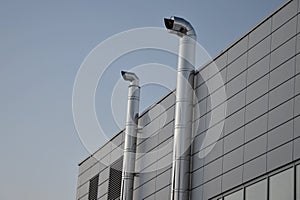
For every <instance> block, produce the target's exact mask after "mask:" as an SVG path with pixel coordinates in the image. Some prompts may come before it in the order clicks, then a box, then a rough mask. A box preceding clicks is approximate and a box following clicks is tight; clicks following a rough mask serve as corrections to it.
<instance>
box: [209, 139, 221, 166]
mask: <svg viewBox="0 0 300 200" xmlns="http://www.w3.org/2000/svg"><path fill="white" fill-rule="evenodd" d="M212 146H213V149H211V150H210V152H209V153H208V154H207V155H206V156H205V158H204V161H205V164H207V163H210V162H211V161H213V160H215V159H216V158H218V157H220V156H222V154H223V139H221V140H219V141H218V142H216V143H214V144H212ZM208 148H209V149H210V147H208Z"/></svg>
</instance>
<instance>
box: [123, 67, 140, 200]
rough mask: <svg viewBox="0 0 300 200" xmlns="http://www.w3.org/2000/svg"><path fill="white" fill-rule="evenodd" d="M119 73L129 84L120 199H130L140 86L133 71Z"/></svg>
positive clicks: (131, 195)
mask: <svg viewBox="0 0 300 200" xmlns="http://www.w3.org/2000/svg"><path fill="white" fill-rule="evenodd" d="M121 75H122V77H123V79H124V80H125V81H130V85H129V87H128V102H127V116H126V128H125V144H124V157H123V169H122V185H121V200H132V199H133V181H134V171H135V153H136V137H137V124H138V115H139V101H140V86H139V78H138V77H137V76H136V75H135V74H134V73H131V72H124V71H121Z"/></svg>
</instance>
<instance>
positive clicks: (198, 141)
mask: <svg viewBox="0 0 300 200" xmlns="http://www.w3.org/2000/svg"><path fill="white" fill-rule="evenodd" d="M204 137H205V133H202V134H200V135H197V136H196V137H195V138H194V140H193V151H194V152H199V151H200V150H201V148H202V149H203V147H202V142H203V140H204Z"/></svg>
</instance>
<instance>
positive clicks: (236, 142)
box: [224, 127, 244, 153]
mask: <svg viewBox="0 0 300 200" xmlns="http://www.w3.org/2000/svg"><path fill="white" fill-rule="evenodd" d="M243 143H244V127H242V128H240V129H238V130H236V131H235V132H233V133H231V134H230V135H227V136H226V137H225V138H224V153H227V152H229V151H232V150H233V149H235V148H237V147H239V146H241V145H243Z"/></svg>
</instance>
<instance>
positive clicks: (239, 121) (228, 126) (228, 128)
mask: <svg viewBox="0 0 300 200" xmlns="http://www.w3.org/2000/svg"><path fill="white" fill-rule="evenodd" d="M244 122H245V109H241V110H239V111H238V112H236V113H234V114H233V115H231V116H230V117H228V118H227V119H226V120H225V133H224V134H225V135H227V134H228V133H230V132H232V131H234V130H235V129H237V128H239V127H241V126H243V124H244Z"/></svg>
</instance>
